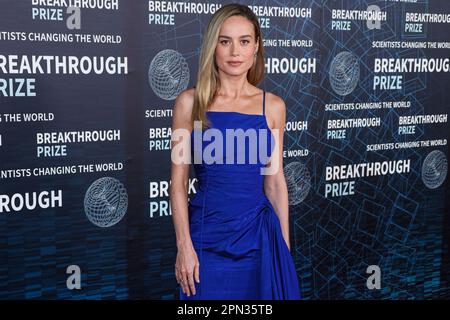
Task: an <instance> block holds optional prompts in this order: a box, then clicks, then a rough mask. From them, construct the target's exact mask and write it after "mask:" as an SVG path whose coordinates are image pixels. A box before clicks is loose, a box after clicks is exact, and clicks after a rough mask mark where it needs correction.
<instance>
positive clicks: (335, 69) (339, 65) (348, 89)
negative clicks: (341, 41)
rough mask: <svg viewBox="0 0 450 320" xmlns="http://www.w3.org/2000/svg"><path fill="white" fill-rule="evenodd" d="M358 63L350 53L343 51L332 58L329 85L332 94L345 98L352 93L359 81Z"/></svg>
mask: <svg viewBox="0 0 450 320" xmlns="http://www.w3.org/2000/svg"><path fill="white" fill-rule="evenodd" d="M359 73H360V70H359V61H358V58H357V57H356V56H355V55H354V54H353V53H351V52H348V51H344V52H341V53H339V54H338V55H337V56H336V57H334V59H333V61H332V62H331V67H330V73H329V77H330V84H331V87H332V88H333V90H334V92H336V93H337V94H339V95H341V96H346V95H348V94H350V93H352V92H353V90H354V89H355V88H356V86H357V85H358V81H359Z"/></svg>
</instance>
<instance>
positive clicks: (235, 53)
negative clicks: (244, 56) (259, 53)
mask: <svg viewBox="0 0 450 320" xmlns="http://www.w3.org/2000/svg"><path fill="white" fill-rule="evenodd" d="M231 55H232V56H233V57H237V56H239V46H238V45H236V44H235V43H234V42H233V43H232V44H231Z"/></svg>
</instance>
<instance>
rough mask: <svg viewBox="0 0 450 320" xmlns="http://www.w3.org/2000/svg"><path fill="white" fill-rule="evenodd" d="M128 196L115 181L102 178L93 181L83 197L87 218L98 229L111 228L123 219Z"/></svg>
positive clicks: (123, 188)
mask: <svg viewBox="0 0 450 320" xmlns="http://www.w3.org/2000/svg"><path fill="white" fill-rule="evenodd" d="M127 207H128V195H127V191H126V190H125V187H124V185H123V184H122V183H121V182H120V181H119V180H117V179H114V178H111V177H104V178H100V179H98V180H96V181H94V182H93V183H92V184H91V186H90V187H89V189H88V190H87V191H86V195H85V197H84V211H85V213H86V216H87V218H88V219H89V221H91V222H92V223H93V224H94V225H96V226H98V227H102V228H105V227H111V226H113V225H115V224H116V223H118V222H119V221H120V220H122V218H123V217H124V215H125V213H126V212H127Z"/></svg>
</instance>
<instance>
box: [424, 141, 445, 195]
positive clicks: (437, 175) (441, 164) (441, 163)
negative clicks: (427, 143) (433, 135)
mask: <svg viewBox="0 0 450 320" xmlns="http://www.w3.org/2000/svg"><path fill="white" fill-rule="evenodd" d="M447 170H448V164H447V158H446V157H445V154H444V153H443V152H442V151H440V150H434V151H431V152H430V153H429V154H428V155H427V156H426V158H425V160H424V161H423V164H422V181H423V183H424V184H425V186H427V188H429V189H436V188H438V187H440V186H441V185H442V183H443V182H444V181H445V178H446V177H447Z"/></svg>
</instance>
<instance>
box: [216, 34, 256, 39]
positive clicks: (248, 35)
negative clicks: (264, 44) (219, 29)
mask: <svg viewBox="0 0 450 320" xmlns="http://www.w3.org/2000/svg"><path fill="white" fill-rule="evenodd" d="M247 37H250V38H251V37H252V36H251V35H250V34H246V35H243V36H240V37H239V38H247ZM219 38H226V39H231V37H229V36H222V35H219Z"/></svg>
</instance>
